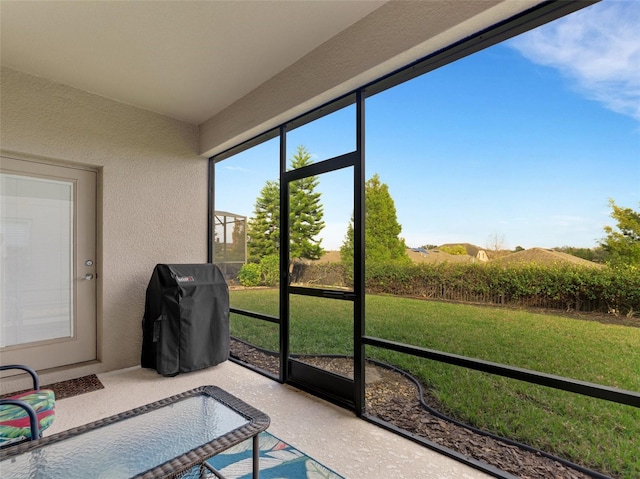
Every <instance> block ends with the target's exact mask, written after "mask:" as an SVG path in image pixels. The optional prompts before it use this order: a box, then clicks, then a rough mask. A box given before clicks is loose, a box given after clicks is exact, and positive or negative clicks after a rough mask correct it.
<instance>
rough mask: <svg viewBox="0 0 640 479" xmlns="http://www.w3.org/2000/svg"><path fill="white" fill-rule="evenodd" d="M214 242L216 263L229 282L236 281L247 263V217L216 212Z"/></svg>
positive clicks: (214, 215)
mask: <svg viewBox="0 0 640 479" xmlns="http://www.w3.org/2000/svg"><path fill="white" fill-rule="evenodd" d="M213 217H214V238H215V239H214V241H215V256H214V263H216V264H217V265H218V266H219V267H220V269H221V270H222V273H223V274H224V276H225V278H226V279H227V280H229V279H234V278H235V277H236V276H237V275H238V271H240V268H242V265H243V264H245V263H246V262H247V217H246V216H242V215H239V214H236V213H229V212H227V211H215V212H214V214H213Z"/></svg>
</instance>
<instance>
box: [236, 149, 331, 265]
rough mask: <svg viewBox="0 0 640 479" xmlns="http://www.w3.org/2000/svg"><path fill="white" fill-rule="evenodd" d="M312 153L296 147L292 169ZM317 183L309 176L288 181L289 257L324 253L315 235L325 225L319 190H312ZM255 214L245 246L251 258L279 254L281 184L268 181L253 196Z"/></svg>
mask: <svg viewBox="0 0 640 479" xmlns="http://www.w3.org/2000/svg"><path fill="white" fill-rule="evenodd" d="M312 162H313V161H312V159H311V154H310V153H309V151H308V150H307V149H306V148H305V147H304V146H299V147H298V149H297V151H296V153H295V154H294V155H293V156H292V157H291V160H290V166H291V168H292V169H297V168H302V167H303V166H307V165H309V164H311V163H312ZM318 184H319V181H318V179H317V177H315V176H311V177H308V178H303V179H300V180H297V181H293V182H291V183H290V188H289V190H290V191H289V234H290V255H291V257H292V258H305V259H318V258H320V257H321V256H322V255H323V254H324V250H323V249H322V246H321V241H322V239H320V238H318V235H319V234H320V232H321V231H322V229H323V228H324V225H325V224H324V221H323V217H324V208H323V207H322V204H321V202H320V199H321V193H319V192H317V191H315V189H316V188H317V186H318ZM253 214H254V216H253V217H252V218H251V219H250V220H249V227H248V230H247V231H248V236H249V240H248V248H249V258H250V260H251V261H259V260H260V259H261V258H264V257H265V256H269V255H274V254H275V255H277V254H279V253H280V185H279V183H278V182H277V181H267V182H266V184H265V186H264V187H263V188H262V190H261V191H260V196H258V198H257V199H256V204H255V208H254V213H253Z"/></svg>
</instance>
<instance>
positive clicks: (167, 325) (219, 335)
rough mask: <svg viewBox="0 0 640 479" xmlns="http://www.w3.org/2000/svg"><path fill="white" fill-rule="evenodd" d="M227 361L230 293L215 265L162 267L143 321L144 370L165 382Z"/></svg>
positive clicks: (149, 289)
mask: <svg viewBox="0 0 640 479" xmlns="http://www.w3.org/2000/svg"><path fill="white" fill-rule="evenodd" d="M228 358H229V288H228V286H227V283H226V281H225V279H224V276H223V274H222V272H221V271H220V269H219V268H218V267H217V266H215V265H213V264H158V265H156V267H155V269H154V270H153V274H152V276H151V280H150V281H149V286H148V287H147V294H146V301H145V310H144V318H143V320H142V357H141V365H142V367H144V368H154V369H156V370H157V371H158V373H159V374H162V375H163V376H175V375H177V374H179V373H186V372H189V371H196V370H198V369H203V368H207V367H209V366H213V365H215V364H218V363H221V362H223V361H226V360H227V359H228Z"/></svg>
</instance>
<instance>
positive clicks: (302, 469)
mask: <svg viewBox="0 0 640 479" xmlns="http://www.w3.org/2000/svg"><path fill="white" fill-rule="evenodd" d="M252 451H253V441H252V440H251V439H249V440H248V441H244V442H243V443H241V444H238V445H237V446H234V447H232V448H231V449H227V450H226V451H224V452H221V453H220V454H218V455H217V456H214V457H212V458H211V459H209V460H208V461H207V462H208V463H209V464H210V465H211V466H212V467H214V468H215V469H217V470H218V471H219V472H220V474H222V475H223V476H224V477H225V478H226V479H250V478H251V477H253V476H252V470H253V459H252ZM276 478H277V479H344V477H343V476H341V475H339V474H337V473H336V472H334V471H332V470H331V469H329V468H328V467H326V466H323V465H322V464H320V463H319V462H318V461H316V460H315V459H312V458H311V457H309V456H307V455H306V454H305V453H303V452H302V451H300V450H298V449H296V448H295V447H293V446H292V445H291V444H288V443H286V442H284V441H282V440H280V439H278V438H277V437H275V436H273V435H271V434H269V433H268V432H261V433H260V479H276Z"/></svg>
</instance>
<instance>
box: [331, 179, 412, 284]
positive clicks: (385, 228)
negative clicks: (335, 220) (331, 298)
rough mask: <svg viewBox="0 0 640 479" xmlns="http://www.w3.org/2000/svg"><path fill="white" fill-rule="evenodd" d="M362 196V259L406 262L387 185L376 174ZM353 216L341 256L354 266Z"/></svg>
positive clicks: (405, 253)
mask: <svg viewBox="0 0 640 479" xmlns="http://www.w3.org/2000/svg"><path fill="white" fill-rule="evenodd" d="M364 195H365V204H364V209H365V261H366V262H367V263H368V264H372V263H384V262H395V263H398V262H400V263H406V264H409V263H410V262H411V260H410V259H409V256H407V246H406V244H405V242H404V239H403V238H401V237H400V233H401V232H402V226H401V225H400V223H398V217H397V213H396V206H395V203H394V201H393V198H392V197H391V194H390V193H389V187H388V186H387V185H386V184H385V183H382V182H381V181H380V177H379V176H378V174H377V173H376V174H375V175H373V177H371V178H370V179H369V180H368V181H367V182H366V183H365V187H364ZM353 234H354V230H353V217H352V218H351V221H350V222H349V226H348V227H347V235H346V238H345V240H344V243H343V244H342V246H341V248H340V258H341V261H342V263H343V264H344V265H345V267H346V268H347V271H349V272H350V271H352V269H353Z"/></svg>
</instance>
